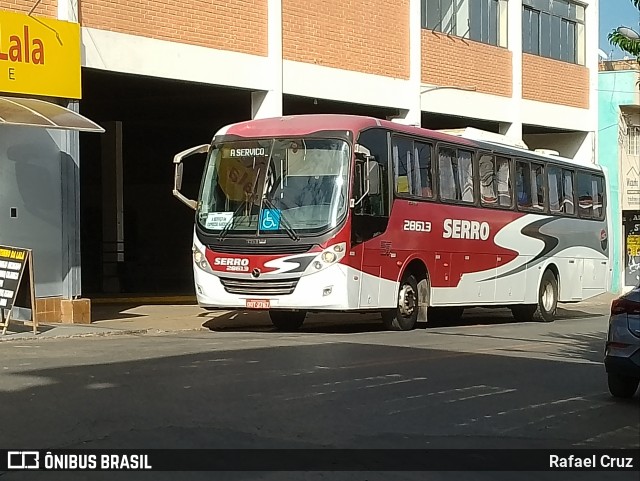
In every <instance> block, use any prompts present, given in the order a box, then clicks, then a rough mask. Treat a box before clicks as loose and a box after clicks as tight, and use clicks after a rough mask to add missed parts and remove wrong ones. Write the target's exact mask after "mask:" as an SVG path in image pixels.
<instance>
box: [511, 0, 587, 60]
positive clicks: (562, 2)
mask: <svg viewBox="0 0 640 481" xmlns="http://www.w3.org/2000/svg"><path fill="white" fill-rule="evenodd" d="M584 18H585V17H584V6H582V5H579V4H577V3H573V2H570V1H568V0H522V51H523V52H527V53H532V54H535V55H541V56H542V57H548V58H553V59H556V60H562V61H564V62H570V63H577V64H580V65H584V60H585V59H584V44H585V40H584Z"/></svg>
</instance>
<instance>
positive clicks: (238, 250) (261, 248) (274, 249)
mask: <svg viewBox="0 0 640 481" xmlns="http://www.w3.org/2000/svg"><path fill="white" fill-rule="evenodd" d="M207 247H208V248H209V249H211V250H212V251H214V252H220V253H221V254H245V255H253V254H290V255H293V254H304V253H305V252H309V251H310V250H311V248H312V247H313V244H284V245H244V246H234V245H224V244H209V245H208V246H207Z"/></svg>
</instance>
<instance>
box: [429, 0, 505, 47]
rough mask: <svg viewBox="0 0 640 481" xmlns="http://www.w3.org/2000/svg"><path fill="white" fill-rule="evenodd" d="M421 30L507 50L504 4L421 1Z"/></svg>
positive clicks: (485, 0) (492, 1) (479, 0)
mask: <svg viewBox="0 0 640 481" xmlns="http://www.w3.org/2000/svg"><path fill="white" fill-rule="evenodd" d="M422 28H426V29H429V30H435V31H437V32H442V33H446V34H450V35H456V36H458V37H463V38H469V39H471V40H476V41H478V42H482V43H487V44H489V45H497V46H500V47H506V46H507V0H422Z"/></svg>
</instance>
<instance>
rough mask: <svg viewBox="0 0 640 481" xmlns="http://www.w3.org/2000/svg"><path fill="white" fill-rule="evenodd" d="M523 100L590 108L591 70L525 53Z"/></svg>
mask: <svg viewBox="0 0 640 481" xmlns="http://www.w3.org/2000/svg"><path fill="white" fill-rule="evenodd" d="M522 98H525V99H528V100H538V101H540V102H548V103H552V104H560V105H568V106H571V107H579V108H583V109H588V108H589V69H588V68H586V67H583V66H582V65H575V64H572V63H567V62H561V61H559V60H553V59H550V58H545V57H540V56H538V55H531V54H527V53H525V54H523V55H522Z"/></svg>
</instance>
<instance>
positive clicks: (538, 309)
mask: <svg viewBox="0 0 640 481" xmlns="http://www.w3.org/2000/svg"><path fill="white" fill-rule="evenodd" d="M557 309H558V279H556V276H555V274H554V273H553V272H551V270H549V269H547V270H546V271H544V274H543V275H542V280H541V281H540V289H539V290H538V303H537V304H524V305H520V306H511V313H512V314H513V317H514V318H515V319H516V321H520V322H531V321H542V322H553V321H554V320H555V316H556V311H557Z"/></svg>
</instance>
